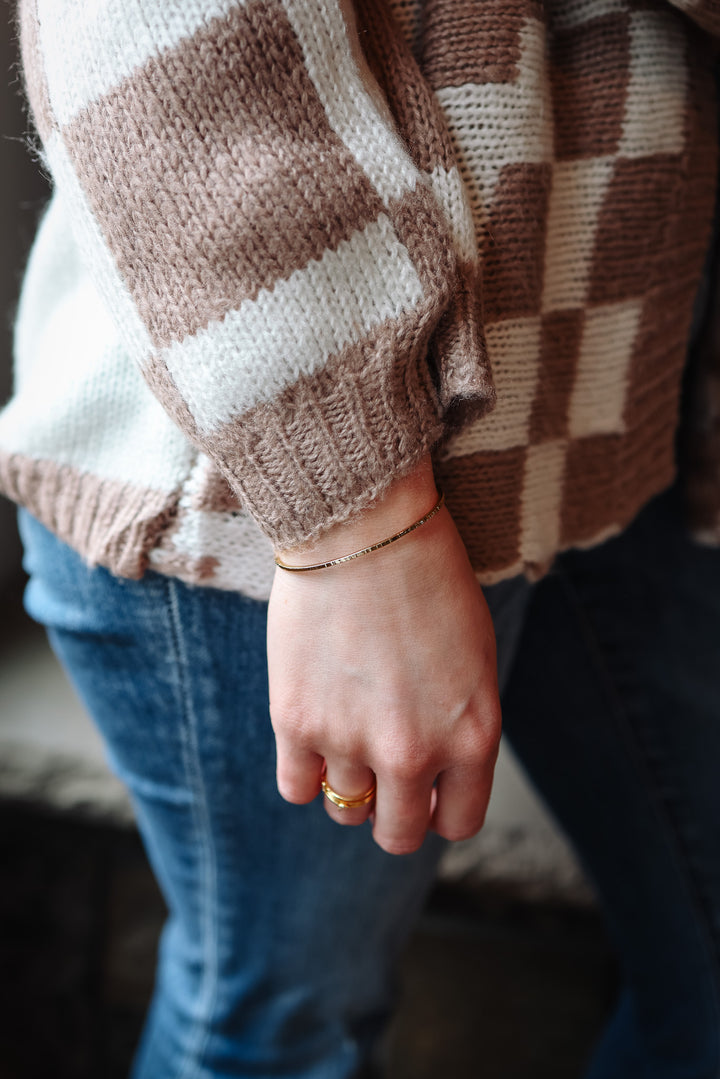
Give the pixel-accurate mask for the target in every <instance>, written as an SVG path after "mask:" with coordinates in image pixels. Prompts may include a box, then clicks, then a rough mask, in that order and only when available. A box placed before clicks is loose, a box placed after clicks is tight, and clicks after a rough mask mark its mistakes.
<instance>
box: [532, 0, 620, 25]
mask: <svg viewBox="0 0 720 1079" xmlns="http://www.w3.org/2000/svg"><path fill="white" fill-rule="evenodd" d="M627 10H628V2H627V0H560V2H553V3H552V5H551V7H550V8H549V14H550V23H551V26H552V28H553V30H555V31H557V30H572V29H574V28H575V27H578V26H582V25H583V24H584V23H587V22H590V21H591V20H593V19H603V18H605V16H607V15H617V14H618V13H619V12H623V11H627Z"/></svg>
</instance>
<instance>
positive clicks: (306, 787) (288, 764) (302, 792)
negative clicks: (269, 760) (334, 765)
mask: <svg viewBox="0 0 720 1079" xmlns="http://www.w3.org/2000/svg"><path fill="white" fill-rule="evenodd" d="M275 741H276V745H277V786H278V790H279V791H280V794H281V795H282V797H283V798H284V799H285V801H286V802H292V803H293V804H295V805H305V804H306V803H307V802H312V800H313V799H314V798H317V795H318V792H319V790H320V777H321V776H322V770H323V766H324V761H323V758H322V757H321V756H320V755H319V754H318V753H313V751H312V750H311V749H306V748H304V747H302V746H298V744H297V743H296V742H292V741H291V740H290V739H288V738H283V736H282V735H280V734H277V733H276V735H275Z"/></svg>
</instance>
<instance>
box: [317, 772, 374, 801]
mask: <svg viewBox="0 0 720 1079" xmlns="http://www.w3.org/2000/svg"><path fill="white" fill-rule="evenodd" d="M320 786H321V787H322V792H323V794H324V795H325V797H326V798H327V800H328V801H329V802H332V804H333V805H334V806H337V807H338V809H360V807H361V806H366V805H368V804H369V803H370V802H372V800H373V798H374V797H375V791H376V790H377V784H375V783H373V785H372V787H370V789H369V790H366V791H365V793H364V794H359V795H358V796H357V798H344V797H343V795H342V794H338V792H337V791H335V790H333V789H332V787H331V786H330V784H329V783H328V781H327V779H326V778H325V776H323V777H322V779H321V780H320Z"/></svg>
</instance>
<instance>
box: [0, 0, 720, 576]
mask: <svg viewBox="0 0 720 1079" xmlns="http://www.w3.org/2000/svg"><path fill="white" fill-rule="evenodd" d="M680 8H682V9H684V10H683V11H680V10H678V9H680ZM20 15H21V36H22V47H23V61H24V69H25V76H26V83H27V90H28V97H29V100H30V103H31V107H32V111H33V116H34V120H35V124H36V127H37V130H38V132H39V135H40V138H41V142H42V153H43V155H44V159H45V161H46V163H47V167H48V168H49V170H50V172H51V174H52V176H53V179H54V182H55V195H54V197H53V201H52V204H51V207H50V209H49V211H48V213H47V215H46V217H45V219H44V222H43V224H42V227H41V231H40V234H39V237H38V241H37V243H36V246H35V249H34V252H33V255H32V257H31V261H30V266H29V269H28V274H27V277H26V283H25V287H24V291H23V296H22V300H21V305H20V312H19V319H18V331H17V386H16V393H15V396H14V397H13V399H12V400H11V402H10V403H9V405H8V406H7V407H6V409H5V411H4V413H3V414H2V416H0V483H1V484H2V488H3V489H4V490H5V492H6V493H8V494H9V495H10V496H11V497H13V498H15V499H17V500H18V501H20V502H22V503H24V504H25V505H27V506H28V507H29V508H30V510H31V511H32V512H33V513H35V514H36V515H37V516H38V517H39V518H40V519H41V520H43V521H44V522H45V523H46V524H47V525H48V526H49V527H50V528H52V529H53V530H54V531H56V532H57V533H58V534H59V535H60V536H61V537H62V538H64V539H65V540H67V541H68V542H70V543H71V544H73V546H75V547H76V548H77V549H78V550H80V551H81V552H82V553H83V554H85V555H86V556H87V557H88V558H90V559H91V560H93V561H98V562H101V563H103V564H105V565H107V566H108V567H109V568H110V569H112V570H113V571H114V572H116V573H119V574H124V575H128V576H137V575H139V574H141V573H142V572H143V571H144V570H145V568H147V566H148V565H150V566H152V567H153V568H155V569H159V570H161V571H162V572H165V573H170V574H175V575H178V576H180V577H183V578H184V579H186V580H190V581H197V582H203V583H207V584H211V585H215V586H217V587H221V588H238V589H240V590H243V591H246V592H247V593H249V594H251V595H255V596H258V597H260V596H264V595H267V593H268V590H269V584H270V580H271V576H272V557H271V544H272V543H275V544H278V545H282V546H291V545H294V544H296V543H299V542H302V541H304V540H307V539H308V538H310V537H313V536H315V535H317V534H319V533H320V532H322V531H323V530H324V529H326V528H328V527H329V526H331V525H332V524H334V523H336V522H339V521H342V520H344V519H347V518H348V517H349V516H350V515H352V514H354V513H357V512H359V511H361V510H362V509H363V508H364V507H365V506H367V505H368V504H370V503H371V502H372V501H373V500H374V499H375V498H377V497H378V496H379V495H380V494H382V492H383V491H384V490H385V489H386V488H387V486H388V485H389V484H390V483H391V482H392V480H393V479H394V478H395V477H396V476H397V475H399V474H401V473H402V472H404V471H406V470H408V469H409V468H411V467H412V466H413V465H414V464H415V463H416V462H417V461H418V460H419V459H420V457H421V456H423V455H424V454H425V453H426V452H427V451H428V450H432V451H433V453H434V457H435V466H436V472H437V475H438V478H439V481H440V482H441V484H442V486H443V487H444V489H445V491H446V495H447V500H448V504H449V506H450V509H451V511H452V512H453V514H454V516H455V519H456V521H457V523H458V526H459V528H460V530H461V534H462V535H463V538H464V540H465V543H466V545H467V547H468V551H469V553H470V556H471V559H472V561H473V564H474V566H475V568H476V571H477V573H478V575H479V577H480V579H481V580H483V581H492V580H496V579H499V578H501V577H506V576H510V575H512V574H514V573H518V572H525V573H528V574H530V575H536V574H538V573H540V572H542V571H543V570H544V569H545V568H546V567H547V566H548V565H549V564H550V562H551V561H552V558H553V556H554V554H555V553H556V552H557V551H558V550H559V549H562V548H565V547H568V546H571V545H575V544H589V543H594V542H597V541H599V540H600V539H602V538H604V537H605V536H607V535H610V534H612V533H613V532H615V531H617V530H618V529H620V528H622V527H623V526H624V525H625V524H626V523H627V522H628V521H629V520H630V519H631V518H632V517H633V516H634V514H635V513H636V512H637V510H638V509H639V508H640V506H641V505H642V504H643V503H644V502H645V501H647V499H648V498H649V497H651V496H652V495H653V494H654V493H656V492H657V491H659V490H661V489H662V488H663V487H665V486H666V485H667V484H668V483H669V482H670V480H671V479H672V476H673V472H674V459H673V440H674V432H675V429H676V425H677V417H678V401H679V389H680V379H681V375H682V369H683V363H684V355H685V347H686V341H687V336H688V330H689V325H690V318H691V313H692V305H693V299H694V296H695V292H696V290H697V285H698V281H699V278H700V275H701V271H702V266H703V260H704V255H705V251H706V248H707V245H708V241H709V229H710V220H711V214H712V203H713V192H714V183H715V160H716V148H715V126H714V125H715V118H714V90H713V84H712V80H711V77H710V65H711V52H710V48H709V38H708V35H707V34H706V33H703V32H701V31H700V30H699V29H698V25H700V26H702V27H703V28H704V30H705V31H708V30H709V31H711V33H716V32H717V31H718V28H719V27H720V10H719V8H718V5H717V4H716V3H714V2H711V0H698V2H689V0H683V2H682V3H678V4H677V5H674V6H671V5H670V4H669V3H664V2H649V0H547V2H546V3H540V2H539V0H484V2H483V3H479V2H477V0H355V3H354V5H351V3H350V0H345V2H338V0H246V2H237V0H162V2H161V0H123V2H122V3H119V2H117V0H97V2H95V3H93V4H92V5H87V4H83V3H81V2H80V0H21V3H20ZM693 19H694V20H695V22H693ZM710 381H711V382H712V379H711V380H710ZM496 396H497V404H496V405H495V398H496ZM493 405H495V407H494V409H493ZM714 479H715V481H717V482H718V488H719V489H720V478H718V476H717V475H716V476H715V477H714ZM706 481H707V476H706ZM718 504H720V499H717V498H716V507H717V505H718ZM719 524H720V521H718V520H717V519H716V518H713V520H712V522H711V524H710V525H709V526H708V527H705V528H704V531H705V534H706V535H707V534H709V533H710V532H712V531H713V530H715V531H716V532H719V530H718V525H719ZM258 526H259V528H258ZM263 533H264V535H263ZM719 534H720V532H719Z"/></svg>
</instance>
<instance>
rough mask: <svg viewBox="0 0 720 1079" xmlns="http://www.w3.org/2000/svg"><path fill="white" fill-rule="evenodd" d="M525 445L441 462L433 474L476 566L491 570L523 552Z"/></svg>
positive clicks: (511, 560)
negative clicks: (521, 544) (521, 542)
mask: <svg viewBox="0 0 720 1079" xmlns="http://www.w3.org/2000/svg"><path fill="white" fill-rule="evenodd" d="M526 453H527V450H526V448H525V447H524V446H518V447H514V448H513V449H509V450H501V451H499V452H495V453H493V452H484V453H472V454H468V455H467V456H464V457H454V458H451V459H450V460H444V461H439V462H437V464H436V466H435V475H436V477H437V481H438V483H439V484H440V485H441V487H442V489H443V490H444V491H445V495H446V499H447V504H448V507H449V509H450V512H451V513H452V514H453V518H454V520H455V522H456V524H457V526H458V529H459V530H460V534H461V535H462V537H463V540H464V542H465V545H466V547H467V551H468V554H469V556H470V561H471V562H472V564H473V566H474V567H475V568H476V569H477V570H481V569H482V570H483V571H486V572H492V571H493V570H495V569H500V568H501V567H503V566H508V565H513V564H514V563H515V562H516V561H517V559H518V557H519V538H520V514H521V508H522V504H521V499H522V490H523V480H524V476H525V456H526Z"/></svg>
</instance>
